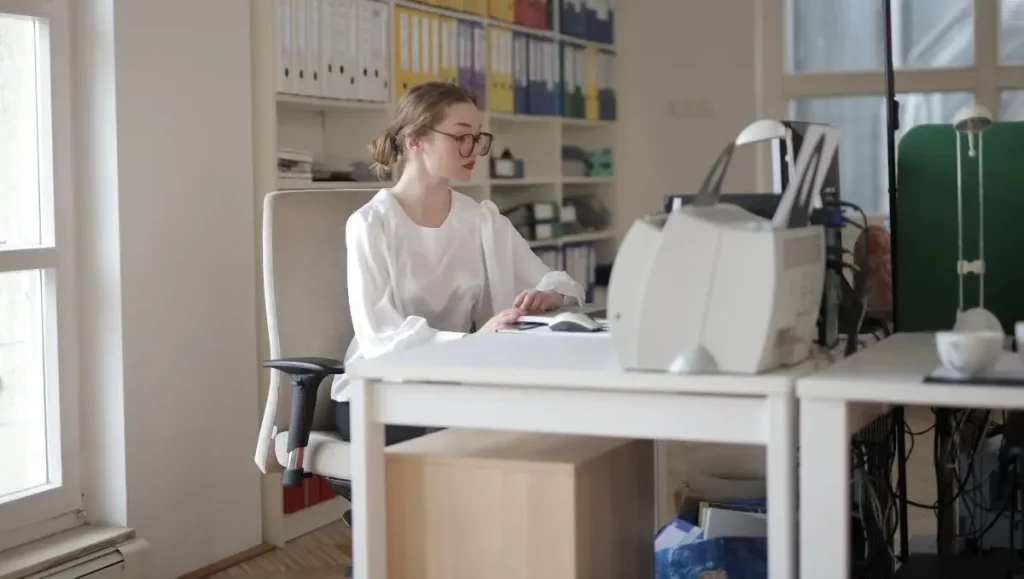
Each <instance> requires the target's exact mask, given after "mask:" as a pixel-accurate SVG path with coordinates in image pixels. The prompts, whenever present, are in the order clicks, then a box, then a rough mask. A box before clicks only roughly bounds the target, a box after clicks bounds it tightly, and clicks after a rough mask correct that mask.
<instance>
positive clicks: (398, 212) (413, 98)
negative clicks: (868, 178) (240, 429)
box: [331, 82, 583, 445]
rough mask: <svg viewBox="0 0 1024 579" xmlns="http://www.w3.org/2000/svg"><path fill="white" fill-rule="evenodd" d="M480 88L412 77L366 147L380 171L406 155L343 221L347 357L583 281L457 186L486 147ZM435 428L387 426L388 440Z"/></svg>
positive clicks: (488, 320) (477, 322) (342, 407)
mask: <svg viewBox="0 0 1024 579" xmlns="http://www.w3.org/2000/svg"><path fill="white" fill-rule="evenodd" d="M482 124H483V115H482V114H481V113H480V111H479V109H477V106H476V101H475V99H474V97H473V95H472V94H471V93H470V92H469V91H467V90H466V89H464V88H462V87H460V86H458V85H455V84H451V83H447V82H427V83H424V84H420V85H418V86H415V87H413V88H412V89H411V90H410V91H409V92H408V93H407V94H406V95H405V96H404V97H402V99H401V100H400V101H399V103H398V108H397V110H396V112H395V118H394V121H393V122H392V123H391V126H390V127H388V129H387V131H385V132H384V134H383V135H381V136H380V137H379V138H377V139H376V140H375V141H374V143H373V145H371V147H370V150H371V152H372V153H373V159H374V161H375V163H376V168H377V170H378V173H380V172H382V171H385V170H390V171H394V170H395V169H396V167H397V165H398V164H399V163H402V165H403V167H402V171H401V175H402V176H401V178H400V179H399V180H398V183H396V184H395V186H394V187H392V188H391V189H381V190H380V191H379V192H378V193H377V194H376V195H375V196H374V198H373V199H372V200H371V201H370V202H369V203H367V204H366V205H364V206H363V207H362V208H360V209H359V210H358V211H357V212H355V213H354V214H353V215H352V216H351V217H350V218H349V219H348V223H347V224H346V229H345V242H346V246H347V251H348V298H349V308H350V310H351V314H352V326H353V328H354V330H355V339H354V340H353V341H352V344H351V346H350V347H349V350H348V353H347V354H346V356H345V361H346V363H348V362H351V361H352V360H356V359H359V358H372V357H375V356H380V355H381V354H385V353H387V352H391V351H394V350H401V349H405V348H410V347H414V346H419V345H423V344H429V343H433V342H443V341H446V340H452V339H457V338H461V337H463V336H465V335H467V334H468V333H470V332H473V331H474V330H475V331H476V332H477V333H479V332H493V331H496V330H499V329H502V328H507V327H509V326H512V325H513V324H514V323H515V321H516V318H517V317H518V316H520V315H522V314H528V313H537V312H541V311H546V310H549V309H552V308H555V307H558V306H560V305H561V304H562V302H563V300H564V299H565V298H571V299H573V300H576V301H578V302H582V300H583V288H582V286H580V284H579V283H577V282H575V281H574V280H573V279H572V278H570V277H569V276H568V275H567V274H566V273H564V272H552V271H549V270H548V269H547V267H546V266H545V265H544V263H543V262H542V261H541V260H540V259H539V258H538V257H537V256H536V255H535V254H534V253H533V251H532V250H531V249H530V246H529V244H528V243H527V242H526V241H525V240H524V239H523V238H522V236H520V235H519V233H518V232H517V231H516V230H515V228H514V227H513V226H512V224H511V223H510V222H509V221H508V219H506V218H505V217H504V216H503V215H501V213H499V212H498V208H497V207H496V206H495V205H494V203H491V202H490V201H484V202H482V203H477V202H476V201H474V200H473V199H471V198H469V197H467V196H465V195H462V194H461V193H458V192H455V191H453V190H451V189H450V187H449V186H450V184H451V183H452V182H455V181H466V180H467V179H469V178H470V176H471V174H472V171H473V168H474V166H475V165H476V163H477V158H478V157H485V156H486V155H487V154H488V153H489V152H490V148H491V138H492V136H491V135H490V134H489V133H483V132H480V129H481V126H482ZM347 386H348V382H347V380H346V379H345V377H344V376H339V377H338V378H337V379H336V380H335V381H334V384H333V385H332V388H331V398H332V399H333V400H334V401H335V414H336V417H337V427H338V432H339V434H340V435H341V438H342V439H343V440H346V441H348V440H350V421H349V404H348V396H347V393H346V389H347ZM427 432H429V430H428V429H427V428H423V427H412V426H391V425H389V426H387V427H386V429H385V444H389V445H390V444H395V443H397V442H401V441H404V440H409V439H410V438H415V437H417V436H422V435H424V434H426V433H427Z"/></svg>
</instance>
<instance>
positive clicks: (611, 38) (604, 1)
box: [559, 0, 615, 44]
mask: <svg viewBox="0 0 1024 579" xmlns="http://www.w3.org/2000/svg"><path fill="white" fill-rule="evenodd" d="M613 4H614V0H561V5H560V7H559V8H560V9H559V19H560V23H561V32H562V34H564V35H566V36H572V37H575V38H581V39H583V40H590V41H592V42H602V43H605V44H614V43H615V34H614V32H613V30H614V28H615V9H614V6H613Z"/></svg>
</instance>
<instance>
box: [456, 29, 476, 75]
mask: <svg viewBox="0 0 1024 579" xmlns="http://www.w3.org/2000/svg"><path fill="white" fill-rule="evenodd" d="M458 67H459V85H460V86H463V87H465V88H468V89H470V90H473V91H475V90H476V85H475V84H474V82H473V78H474V76H475V75H474V74H473V25H472V23H470V22H466V21H465V20H459V23H458Z"/></svg>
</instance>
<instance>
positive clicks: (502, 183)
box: [277, 177, 615, 190]
mask: <svg viewBox="0 0 1024 579" xmlns="http://www.w3.org/2000/svg"><path fill="white" fill-rule="evenodd" d="M614 183H615V178H614V177H538V178H526V179H487V180H477V181H466V182H463V183H455V184H454V185H453V186H454V187H455V188H456V189H460V188H461V189H465V188H476V187H491V188H492V189H494V188H499V189H500V188H515V187H532V186H544V185H558V184H563V185H604V184H608V185H610V184H614ZM394 184H395V182H394V181H306V180H303V179H289V178H287V177H281V178H279V179H278V180H277V188H278V189H282V190H284V189H289V190H296V189H381V188H384V187H392V186H394Z"/></svg>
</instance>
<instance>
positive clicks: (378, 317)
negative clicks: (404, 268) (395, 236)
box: [345, 212, 465, 358]
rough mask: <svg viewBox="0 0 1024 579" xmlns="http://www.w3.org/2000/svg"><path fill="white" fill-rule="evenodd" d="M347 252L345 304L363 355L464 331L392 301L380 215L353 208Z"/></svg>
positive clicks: (403, 347) (409, 345) (346, 234)
mask: <svg viewBox="0 0 1024 579" xmlns="http://www.w3.org/2000/svg"><path fill="white" fill-rule="evenodd" d="M345 246H346V250H347V253H348V266H347V269H348V305H349V310H350V312H351V315H352V328H353V329H354V330H355V337H356V342H357V343H358V344H359V350H360V353H361V354H362V356H363V357H365V358H373V357H375V356H379V355H381V354H385V353H387V352H391V351H394V350H401V349H405V348H409V347H413V346H419V345H422V344H427V343H431V342H441V341H446V340H452V339H456V338H461V337H462V336H464V335H465V334H464V333H462V332H446V331H441V330H436V329H434V328H431V327H430V326H429V325H427V321H426V320H425V319H424V318H421V317H419V316H404V315H402V314H401V312H399V311H398V310H397V309H396V308H395V305H394V303H395V302H394V295H393V286H392V279H391V275H390V273H389V268H388V261H387V252H386V247H387V239H386V237H385V235H384V229H383V226H382V223H381V221H380V220H379V219H376V218H375V216H373V215H372V214H371V215H369V216H366V215H363V214H362V213H361V212H357V213H354V214H353V215H352V216H351V217H349V219H348V223H347V224H346V226H345Z"/></svg>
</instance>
